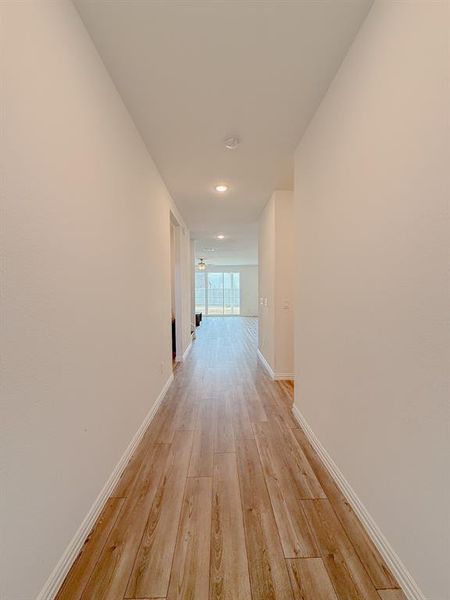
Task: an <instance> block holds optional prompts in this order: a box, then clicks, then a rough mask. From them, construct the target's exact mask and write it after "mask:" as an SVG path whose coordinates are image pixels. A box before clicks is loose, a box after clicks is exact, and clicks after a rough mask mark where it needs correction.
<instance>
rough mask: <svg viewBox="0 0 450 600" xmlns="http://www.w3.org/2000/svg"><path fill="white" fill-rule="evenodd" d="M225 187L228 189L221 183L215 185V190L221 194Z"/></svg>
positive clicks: (225, 189) (226, 187)
mask: <svg viewBox="0 0 450 600" xmlns="http://www.w3.org/2000/svg"><path fill="white" fill-rule="evenodd" d="M227 189H228V186H227V185H223V184H220V185H216V192H220V193H221V194H223V192H226V191H227Z"/></svg>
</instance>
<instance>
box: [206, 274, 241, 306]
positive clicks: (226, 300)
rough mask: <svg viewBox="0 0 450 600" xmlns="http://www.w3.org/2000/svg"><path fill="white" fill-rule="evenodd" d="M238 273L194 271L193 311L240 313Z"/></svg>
mask: <svg viewBox="0 0 450 600" xmlns="http://www.w3.org/2000/svg"><path fill="white" fill-rule="evenodd" d="M240 301H241V299H240V277H239V273H212V272H206V273H196V274H195V312H197V313H198V312H202V313H203V314H205V315H209V316H214V315H216V316H218V315H239V314H240Z"/></svg>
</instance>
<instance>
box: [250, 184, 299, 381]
mask: <svg viewBox="0 0 450 600" xmlns="http://www.w3.org/2000/svg"><path fill="white" fill-rule="evenodd" d="M293 210H294V209H293V192H291V191H280V190H278V191H275V192H274V193H273V194H272V197H271V199H270V200H269V202H268V203H267V204H266V206H265V207H264V210H263V212H262V213H261V216H260V220H259V261H258V262H259V282H260V283H259V317H260V318H259V350H260V352H261V353H262V355H263V356H264V358H265V359H266V361H267V362H268V363H269V365H270V367H271V369H272V371H273V372H274V373H275V374H276V375H277V376H278V375H279V376H284V375H285V376H288V377H289V378H292V376H293V375H292V374H293V373H294V310H293V304H294V282H293V269H294V222H293V218H294V214H293Z"/></svg>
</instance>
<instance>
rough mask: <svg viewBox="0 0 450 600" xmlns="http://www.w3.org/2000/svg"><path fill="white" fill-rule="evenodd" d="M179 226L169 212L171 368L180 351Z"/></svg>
mask: <svg viewBox="0 0 450 600" xmlns="http://www.w3.org/2000/svg"><path fill="white" fill-rule="evenodd" d="M180 235H181V228H180V224H179V223H178V221H177V219H176V217H175V216H174V214H173V213H172V212H171V213H170V291H171V294H170V304H171V317H172V318H171V344H172V368H174V367H175V365H176V362H177V360H179V355H180V353H182V350H183V349H182V338H181V335H182V330H181V266H180V264H181V256H180V247H181V240H180Z"/></svg>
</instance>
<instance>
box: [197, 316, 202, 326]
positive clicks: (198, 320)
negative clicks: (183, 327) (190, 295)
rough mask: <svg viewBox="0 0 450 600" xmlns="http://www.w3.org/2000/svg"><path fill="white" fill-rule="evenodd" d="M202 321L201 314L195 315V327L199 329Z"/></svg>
mask: <svg viewBox="0 0 450 600" xmlns="http://www.w3.org/2000/svg"><path fill="white" fill-rule="evenodd" d="M201 321H202V313H196V314H195V326H196V327H200V323H201Z"/></svg>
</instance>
